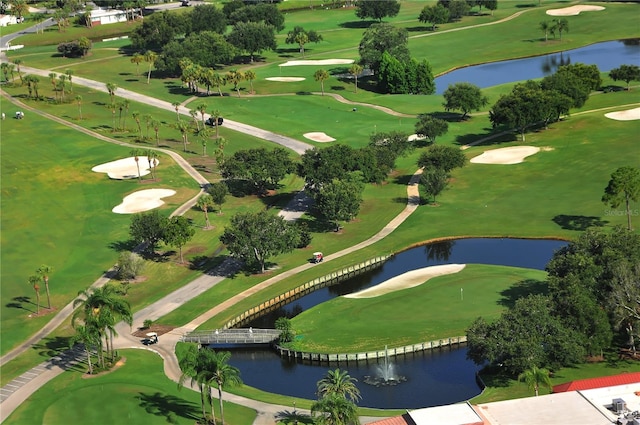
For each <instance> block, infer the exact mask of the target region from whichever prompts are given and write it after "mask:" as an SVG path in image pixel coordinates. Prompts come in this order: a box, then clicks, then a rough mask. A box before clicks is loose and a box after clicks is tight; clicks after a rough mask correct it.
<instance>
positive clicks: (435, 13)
mask: <svg viewBox="0 0 640 425" xmlns="http://www.w3.org/2000/svg"><path fill="white" fill-rule="evenodd" d="M418 21H420V22H424V23H430V24H431V30H432V31H435V30H436V25H438V24H445V23H447V22H449V9H447V8H446V7H444V6H443V5H442V4H435V5H431V6H425V7H424V8H423V9H422V11H420V16H419V17H418Z"/></svg>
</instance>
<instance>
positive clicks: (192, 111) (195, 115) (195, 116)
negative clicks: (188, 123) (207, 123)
mask: <svg viewBox="0 0 640 425" xmlns="http://www.w3.org/2000/svg"><path fill="white" fill-rule="evenodd" d="M189 115H191V118H192V119H193V123H194V124H195V125H196V131H199V130H200V122H199V121H198V111H196V110H195V109H190V110H189Z"/></svg>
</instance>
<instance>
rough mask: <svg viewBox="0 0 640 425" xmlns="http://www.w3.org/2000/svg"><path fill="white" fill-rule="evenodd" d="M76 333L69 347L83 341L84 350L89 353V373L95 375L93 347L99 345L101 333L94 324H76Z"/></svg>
mask: <svg viewBox="0 0 640 425" xmlns="http://www.w3.org/2000/svg"><path fill="white" fill-rule="evenodd" d="M75 331H76V333H75V335H73V336H72V337H71V339H70V340H69V347H73V346H74V345H75V344H76V343H78V342H79V343H81V344H82V345H83V346H84V351H85V352H86V353H87V363H88V364H89V375H93V365H92V364H91V347H95V346H98V341H99V340H100V333H99V332H98V331H97V329H96V328H95V327H93V326H88V325H80V324H78V325H76V327H75Z"/></svg>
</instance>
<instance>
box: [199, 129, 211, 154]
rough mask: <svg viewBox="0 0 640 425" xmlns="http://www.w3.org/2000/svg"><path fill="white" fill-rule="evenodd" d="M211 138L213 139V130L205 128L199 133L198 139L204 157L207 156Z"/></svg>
mask: <svg viewBox="0 0 640 425" xmlns="http://www.w3.org/2000/svg"><path fill="white" fill-rule="evenodd" d="M209 137H211V130H209V129H208V128H204V127H203V128H202V130H200V131H199V132H198V138H199V139H200V143H201V144H202V156H207V142H208V141H209Z"/></svg>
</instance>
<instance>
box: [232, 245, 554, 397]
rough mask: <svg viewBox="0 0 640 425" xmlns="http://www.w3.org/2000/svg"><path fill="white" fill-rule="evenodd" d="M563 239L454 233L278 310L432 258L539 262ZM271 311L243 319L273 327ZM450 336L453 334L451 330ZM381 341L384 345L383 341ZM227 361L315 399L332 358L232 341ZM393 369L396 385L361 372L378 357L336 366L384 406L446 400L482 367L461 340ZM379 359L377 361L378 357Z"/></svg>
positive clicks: (275, 386) (309, 303) (246, 375)
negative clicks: (319, 359) (310, 358)
mask: <svg viewBox="0 0 640 425" xmlns="http://www.w3.org/2000/svg"><path fill="white" fill-rule="evenodd" d="M565 245H566V242H563V241H556V240H525V239H487V238H474V239H459V240H450V241H445V242H438V243H434V244H428V245H424V246H420V247H416V248H412V249H409V250H406V251H404V252H401V253H398V254H396V255H395V256H394V257H393V258H391V259H390V260H389V261H387V262H386V263H385V264H384V265H383V266H382V267H381V268H379V269H377V270H373V271H370V272H368V273H366V274H363V275H360V276H357V277H356V278H353V279H351V280H349V281H346V282H343V283H341V284H339V285H336V286H333V287H331V288H324V289H322V290H319V291H316V292H314V293H312V294H309V295H307V296H305V297H303V298H300V299H299V300H296V301H293V302H292V303H291V305H289V306H285V309H284V310H282V311H280V312H279V313H278V314H277V316H281V315H283V314H287V315H289V316H292V315H295V314H298V313H300V312H301V311H303V310H304V309H306V308H311V307H313V306H314V305H317V304H319V303H321V302H324V301H326V300H329V299H331V298H334V297H337V296H340V295H344V294H345V293H350V292H354V291H357V290H360V289H363V288H366V287H370V286H373V285H376V284H378V283H380V282H383V281H385V280H387V279H390V278H391V277H393V276H397V275H399V274H402V273H404V272H406V271H409V270H413V269H417V268H422V267H426V266H431V265H438V264H449V263H461V264H471V263H479V264H497V265H505V266H514V267H527V268H534V269H544V267H545V265H546V264H547V263H548V261H549V260H550V259H551V257H552V255H553V253H554V252H555V251H556V250H557V249H559V248H561V247H563V246H565ZM274 320H275V317H274V316H272V317H270V318H268V319H261V320H260V319H259V320H256V321H254V322H253V323H251V324H250V325H247V326H253V327H272V326H273V321H274ZM452 336H453V335H452ZM380 348H381V349H382V348H383V347H380ZM231 351H232V356H231V361H230V363H231V364H232V365H234V366H236V367H238V368H239V369H240V371H241V374H242V379H243V381H244V382H245V383H246V384H247V385H250V386H252V387H256V388H259V389H262V390H265V391H268V392H272V393H277V394H283V395H290V396H292V397H294V396H295V397H303V398H307V399H311V400H313V399H316V394H315V390H316V382H317V381H318V380H320V379H321V378H322V377H323V376H324V375H325V374H326V372H327V370H328V369H334V368H336V367H337V365H336V364H327V363H322V364H319V363H309V362H303V361H300V360H291V359H285V358H281V357H280V356H279V355H278V354H276V353H275V352H273V351H272V350H269V349H263V348H242V349H237V348H233V349H231ZM391 362H392V364H393V367H394V368H395V369H396V373H397V374H398V375H400V376H403V377H405V378H406V381H405V382H401V383H400V384H398V385H397V386H379V387H376V386H373V385H367V384H364V383H363V382H364V380H365V377H366V376H374V375H375V374H376V373H377V372H378V370H377V369H379V368H380V366H381V365H379V364H378V362H374V361H372V362H359V363H354V362H350V363H348V364H346V363H341V364H340V365H339V367H340V368H341V369H346V370H347V371H348V372H349V374H350V375H351V376H353V377H355V378H356V379H358V388H359V389H360V391H361V393H362V400H361V402H360V403H359V405H360V406H364V407H377V408H383V409H389V408H404V409H415V408H419V407H430V406H438V405H443V404H451V403H456V402H460V401H464V400H468V399H469V398H472V397H474V396H475V395H477V394H479V392H480V387H479V386H478V384H477V382H476V379H475V373H476V371H477V370H478V369H479V368H478V366H476V365H475V364H474V363H473V362H471V361H469V360H467V359H466V349H465V348H455V349H442V350H432V351H425V352H422V353H416V354H414V355H410V356H398V357H392V358H391ZM380 363H382V362H380Z"/></svg>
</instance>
